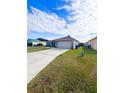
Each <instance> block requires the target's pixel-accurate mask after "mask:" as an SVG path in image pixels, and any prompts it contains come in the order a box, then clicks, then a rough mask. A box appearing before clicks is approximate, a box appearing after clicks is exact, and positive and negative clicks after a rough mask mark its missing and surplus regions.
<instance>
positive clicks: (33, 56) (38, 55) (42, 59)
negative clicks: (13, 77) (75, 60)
mask: <svg viewBox="0 0 124 93" xmlns="http://www.w3.org/2000/svg"><path fill="white" fill-rule="evenodd" d="M67 50H68V49H57V48H52V49H48V50H42V51H38V52H33V53H28V54H27V83H29V82H30V81H31V80H32V79H33V78H34V77H35V76H36V75H37V74H38V73H39V72H40V71H41V70H42V69H43V68H45V67H46V66H47V65H48V64H49V63H50V62H51V61H52V60H53V59H55V58H56V57H57V56H58V55H60V54H62V53H64V52H65V51H67Z"/></svg>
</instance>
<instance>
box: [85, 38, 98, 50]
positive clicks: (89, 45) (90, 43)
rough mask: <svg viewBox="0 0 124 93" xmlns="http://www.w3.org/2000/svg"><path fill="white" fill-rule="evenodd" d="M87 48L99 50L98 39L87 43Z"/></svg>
mask: <svg viewBox="0 0 124 93" xmlns="http://www.w3.org/2000/svg"><path fill="white" fill-rule="evenodd" d="M85 46H87V47H91V48H93V49H95V50H97V37H95V38H93V39H91V40H89V41H87V42H86V43H85Z"/></svg>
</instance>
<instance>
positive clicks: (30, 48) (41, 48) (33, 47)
mask: <svg viewBox="0 0 124 93" xmlns="http://www.w3.org/2000/svg"><path fill="white" fill-rule="evenodd" d="M46 49H49V48H48V47H45V46H31V47H27V52H28V53H30V52H36V51H40V50H46Z"/></svg>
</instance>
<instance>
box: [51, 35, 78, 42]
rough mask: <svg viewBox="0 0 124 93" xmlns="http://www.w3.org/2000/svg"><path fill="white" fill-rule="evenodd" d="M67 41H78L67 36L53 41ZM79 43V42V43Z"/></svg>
mask: <svg viewBox="0 0 124 93" xmlns="http://www.w3.org/2000/svg"><path fill="white" fill-rule="evenodd" d="M65 40H75V41H78V40H76V39H75V38H73V37H71V36H69V35H68V36H66V37H62V38H58V39H54V40H53V41H65ZM78 42H79V41H78Z"/></svg>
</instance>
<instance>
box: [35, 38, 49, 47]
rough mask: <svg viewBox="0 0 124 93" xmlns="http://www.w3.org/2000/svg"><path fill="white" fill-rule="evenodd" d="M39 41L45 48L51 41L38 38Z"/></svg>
mask: <svg viewBox="0 0 124 93" xmlns="http://www.w3.org/2000/svg"><path fill="white" fill-rule="evenodd" d="M37 40H39V41H40V43H42V44H43V45H44V46H46V45H47V42H48V41H49V40H47V39H44V38H37Z"/></svg>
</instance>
